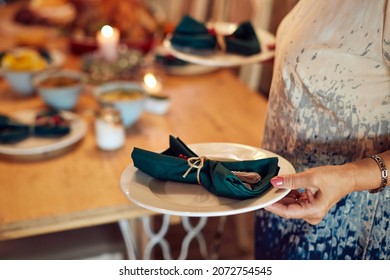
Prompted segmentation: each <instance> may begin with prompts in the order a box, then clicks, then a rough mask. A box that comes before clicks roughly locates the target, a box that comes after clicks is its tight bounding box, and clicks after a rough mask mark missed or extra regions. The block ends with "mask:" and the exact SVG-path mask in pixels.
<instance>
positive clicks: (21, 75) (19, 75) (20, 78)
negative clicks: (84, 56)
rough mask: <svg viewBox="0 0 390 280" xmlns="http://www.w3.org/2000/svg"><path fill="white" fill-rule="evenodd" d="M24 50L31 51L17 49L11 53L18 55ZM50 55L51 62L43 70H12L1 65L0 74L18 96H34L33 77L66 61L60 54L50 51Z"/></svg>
mask: <svg viewBox="0 0 390 280" xmlns="http://www.w3.org/2000/svg"><path fill="white" fill-rule="evenodd" d="M24 50H29V48H22V47H20V48H15V49H12V50H11V52H14V53H18V52H23V51H24ZM48 54H49V55H50V59H51V61H50V62H48V65H47V67H46V68H45V69H43V70H12V69H8V68H6V67H4V66H3V65H1V63H0V74H2V75H3V76H4V78H5V79H6V80H7V82H8V83H9V85H10V86H11V88H12V89H13V90H14V91H15V93H16V94H18V95H20V96H30V95H33V94H34V92H35V87H34V85H33V84H32V79H33V77H34V76H35V75H37V74H39V73H41V72H42V71H46V70H48V69H54V68H57V67H59V66H61V65H62V63H63V61H64V56H63V54H62V53H60V52H57V51H48ZM0 62H1V61H0Z"/></svg>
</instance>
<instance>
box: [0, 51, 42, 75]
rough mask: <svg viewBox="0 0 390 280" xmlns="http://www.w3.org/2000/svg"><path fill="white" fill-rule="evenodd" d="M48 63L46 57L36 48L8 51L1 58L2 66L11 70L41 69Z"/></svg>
mask: <svg viewBox="0 0 390 280" xmlns="http://www.w3.org/2000/svg"><path fill="white" fill-rule="evenodd" d="M47 65H48V63H47V61H46V59H45V58H44V57H42V55H41V54H40V53H39V52H38V51H36V50H34V49H19V50H16V51H12V52H6V53H5V54H4V56H3V58H2V60H1V66H2V67H3V68H4V69H6V70H10V71H40V70H43V69H45V68H46V67H47Z"/></svg>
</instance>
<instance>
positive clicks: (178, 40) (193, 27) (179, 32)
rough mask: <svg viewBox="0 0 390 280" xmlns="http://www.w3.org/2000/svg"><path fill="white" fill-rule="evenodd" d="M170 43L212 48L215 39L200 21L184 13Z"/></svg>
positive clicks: (181, 45)
mask: <svg viewBox="0 0 390 280" xmlns="http://www.w3.org/2000/svg"><path fill="white" fill-rule="evenodd" d="M171 43H172V45H173V46H174V47H178V48H191V49H197V50H213V49H215V47H216V45H217V39H216V38H215V36H214V35H212V34H210V33H209V31H208V29H207V28H206V27H205V26H204V25H203V24H202V23H200V22H198V21H197V20H195V19H194V18H192V17H190V16H188V15H185V16H184V17H183V18H182V20H181V21H180V23H179V24H178V25H177V27H176V28H175V30H174V32H173V34H172V38H171Z"/></svg>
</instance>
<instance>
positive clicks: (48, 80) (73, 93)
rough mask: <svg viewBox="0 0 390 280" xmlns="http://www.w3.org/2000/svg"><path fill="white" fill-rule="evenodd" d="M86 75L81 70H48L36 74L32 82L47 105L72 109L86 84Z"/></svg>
mask: <svg viewBox="0 0 390 280" xmlns="http://www.w3.org/2000/svg"><path fill="white" fill-rule="evenodd" d="M85 81H86V76H85V74H84V73H82V72H80V71H74V70H59V71H47V72H43V73H40V74H38V75H36V76H35V77H34V78H33V80H32V83H33V85H34V87H35V88H36V89H37V91H38V94H39V96H40V97H41V98H42V100H43V101H44V102H45V103H46V105H48V106H50V107H52V108H54V109H59V110H72V109H73V108H74V107H75V106H76V104H77V102H78V100H79V97H80V93H81V92H82V91H83V89H84V86H85Z"/></svg>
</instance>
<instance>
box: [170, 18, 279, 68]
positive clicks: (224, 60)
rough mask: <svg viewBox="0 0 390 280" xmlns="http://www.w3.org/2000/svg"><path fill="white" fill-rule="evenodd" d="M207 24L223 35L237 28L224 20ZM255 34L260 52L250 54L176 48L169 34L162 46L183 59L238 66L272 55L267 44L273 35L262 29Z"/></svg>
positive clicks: (270, 44) (221, 65)
mask: <svg viewBox="0 0 390 280" xmlns="http://www.w3.org/2000/svg"><path fill="white" fill-rule="evenodd" d="M208 26H209V27H213V28H215V30H216V32H217V33H219V34H224V35H228V34H231V33H232V32H234V30H235V29H236V28H237V25H236V24H233V23H226V22H216V23H213V24H208ZM256 34H257V36H258V38H259V39H260V45H261V52H260V53H258V54H254V55H250V56H243V55H237V54H231V53H225V52H221V51H215V52H203V53H197V52H194V51H191V50H189V49H186V50H181V49H177V48H175V47H173V46H172V44H171V41H170V39H171V37H172V35H171V34H170V35H168V36H167V37H166V38H165V40H164V42H163V46H164V47H165V48H166V49H167V50H168V51H169V52H170V53H171V54H172V55H174V56H176V57H177V58H180V59H182V60H184V61H188V62H192V63H196V64H201V65H208V66H219V67H232V66H240V65H245V64H250V63H259V62H263V61H266V60H269V59H272V58H273V57H274V51H273V50H270V49H269V46H272V45H274V44H275V36H274V35H272V34H271V33H269V32H267V31H265V30H262V29H256Z"/></svg>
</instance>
